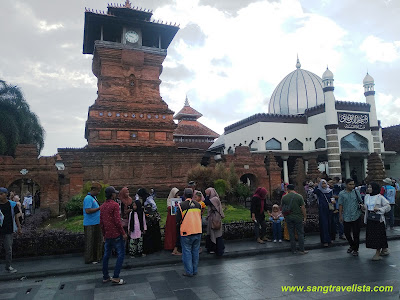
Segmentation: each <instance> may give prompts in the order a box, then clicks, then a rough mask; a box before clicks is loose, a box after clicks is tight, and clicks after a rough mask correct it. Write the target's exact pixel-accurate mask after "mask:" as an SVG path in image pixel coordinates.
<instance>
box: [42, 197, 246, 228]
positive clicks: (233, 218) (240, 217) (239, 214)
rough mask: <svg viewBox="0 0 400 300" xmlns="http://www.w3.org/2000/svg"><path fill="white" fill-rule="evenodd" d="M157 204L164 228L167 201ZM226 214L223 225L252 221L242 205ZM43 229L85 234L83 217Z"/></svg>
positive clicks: (48, 224) (50, 222)
mask: <svg viewBox="0 0 400 300" xmlns="http://www.w3.org/2000/svg"><path fill="white" fill-rule="evenodd" d="M156 204H157V208H158V212H159V213H160V215H161V221H160V227H164V226H165V222H166V220H167V214H168V212H167V199H165V198H160V199H156ZM224 213H225V218H224V219H223V220H222V221H223V223H231V222H237V221H251V218H250V211H249V209H247V208H245V207H243V206H242V205H231V204H226V205H225V209H224ZM204 215H205V216H207V208H206V210H205V211H204ZM43 227H44V228H45V229H65V230H67V231H71V232H83V215H79V216H74V217H70V218H68V219H63V218H53V219H50V220H47V221H46V222H44V224H43Z"/></svg>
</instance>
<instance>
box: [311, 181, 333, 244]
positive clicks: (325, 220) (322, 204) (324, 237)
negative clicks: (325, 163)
mask: <svg viewBox="0 0 400 300" xmlns="http://www.w3.org/2000/svg"><path fill="white" fill-rule="evenodd" d="M314 193H315V194H316V195H317V198H318V211H319V234H320V237H321V244H323V245H324V247H328V246H329V244H330V243H331V242H332V240H334V239H335V230H334V222H333V211H334V209H335V208H334V207H335V206H334V205H335V203H334V202H332V197H333V191H332V189H330V188H329V186H328V183H327V182H326V180H325V179H321V180H320V182H319V184H318V187H317V188H315V189H314ZM333 201H334V200H333Z"/></svg>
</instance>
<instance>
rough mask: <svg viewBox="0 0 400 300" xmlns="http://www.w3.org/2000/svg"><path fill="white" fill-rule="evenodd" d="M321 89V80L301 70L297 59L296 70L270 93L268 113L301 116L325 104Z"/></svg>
mask: <svg viewBox="0 0 400 300" xmlns="http://www.w3.org/2000/svg"><path fill="white" fill-rule="evenodd" d="M329 72H330V71H329ZM332 78H333V74H332ZM322 88H323V86H322V79H321V78H320V77H319V76H317V75H315V74H314V73H312V72H309V71H307V70H303V69H301V64H300V62H299V59H297V63H296V70H294V71H293V72H291V73H290V74H288V75H287V76H286V77H285V78H284V79H283V80H282V81H281V82H280V83H279V84H278V86H277V87H276V88H275V90H274V92H273V93H272V96H271V100H270V101H269V109H268V112H269V113H272V114H281V115H292V114H303V113H304V112H305V110H306V109H308V108H311V107H314V106H317V105H320V104H323V103H325V96H324V92H323V90H322Z"/></svg>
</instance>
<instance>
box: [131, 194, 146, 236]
mask: <svg viewBox="0 0 400 300" xmlns="http://www.w3.org/2000/svg"><path fill="white" fill-rule="evenodd" d="M135 204H136V210H132V215H131V223H130V229H131V231H132V230H134V228H135V215H134V213H135V212H136V213H137V215H138V219H139V224H140V231H143V230H144V227H143V208H142V203H141V202H140V201H139V200H136V201H135Z"/></svg>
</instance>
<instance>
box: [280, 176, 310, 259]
mask: <svg viewBox="0 0 400 300" xmlns="http://www.w3.org/2000/svg"><path fill="white" fill-rule="evenodd" d="M287 190H288V193H287V194H286V195H285V196H283V197H282V205H281V206H282V209H283V210H282V212H283V213H284V215H285V214H286V213H285V211H286V212H288V213H289V214H287V215H286V216H285V221H286V224H287V226H288V232H289V237H290V247H291V249H292V253H293V254H294V253H296V238H295V229H296V231H297V236H298V240H299V253H300V254H307V253H308V251H305V250H304V223H305V222H306V220H307V214H306V208H305V206H304V199H303V196H301V195H299V194H297V193H296V192H295V191H294V185H293V184H289V185H288V186H287Z"/></svg>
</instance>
